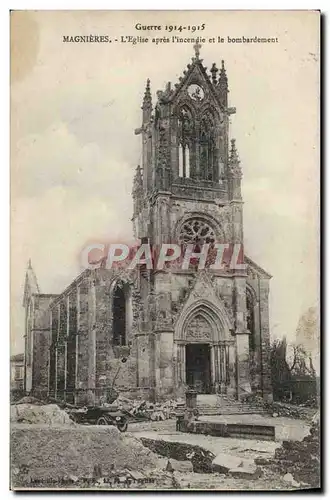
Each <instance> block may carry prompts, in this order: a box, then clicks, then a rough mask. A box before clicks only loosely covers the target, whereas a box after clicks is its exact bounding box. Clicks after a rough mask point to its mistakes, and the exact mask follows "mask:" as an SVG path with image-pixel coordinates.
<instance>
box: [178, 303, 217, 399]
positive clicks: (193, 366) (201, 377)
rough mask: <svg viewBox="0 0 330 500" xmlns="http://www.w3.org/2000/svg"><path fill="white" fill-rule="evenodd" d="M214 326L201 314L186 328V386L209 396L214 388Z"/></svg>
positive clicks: (191, 320) (194, 317)
mask: <svg viewBox="0 0 330 500" xmlns="http://www.w3.org/2000/svg"><path fill="white" fill-rule="evenodd" d="M213 336H214V335H213V331H212V325H211V324H210V323H209V321H208V320H207V319H206V318H205V317H204V316H203V315H202V314H200V313H197V314H195V315H194V316H193V317H192V318H191V319H190V321H189V322H188V324H187V327H186V342H187V343H186V347H185V349H186V353H185V354H186V384H187V385H188V387H189V388H191V389H194V390H196V391H197V392H198V393H202V394H209V393H210V392H211V388H212V374H211V342H212V340H213Z"/></svg>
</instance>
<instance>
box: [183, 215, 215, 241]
mask: <svg viewBox="0 0 330 500" xmlns="http://www.w3.org/2000/svg"><path fill="white" fill-rule="evenodd" d="M179 240H180V243H181V244H187V243H195V244H198V243H199V244H203V243H214V242H215V240H216V238H215V234H214V231H213V229H212V227H211V226H210V225H209V224H208V223H207V222H205V221H203V220H199V219H193V220H189V221H187V222H185V223H184V224H183V226H182V228H181V233H180V237H179Z"/></svg>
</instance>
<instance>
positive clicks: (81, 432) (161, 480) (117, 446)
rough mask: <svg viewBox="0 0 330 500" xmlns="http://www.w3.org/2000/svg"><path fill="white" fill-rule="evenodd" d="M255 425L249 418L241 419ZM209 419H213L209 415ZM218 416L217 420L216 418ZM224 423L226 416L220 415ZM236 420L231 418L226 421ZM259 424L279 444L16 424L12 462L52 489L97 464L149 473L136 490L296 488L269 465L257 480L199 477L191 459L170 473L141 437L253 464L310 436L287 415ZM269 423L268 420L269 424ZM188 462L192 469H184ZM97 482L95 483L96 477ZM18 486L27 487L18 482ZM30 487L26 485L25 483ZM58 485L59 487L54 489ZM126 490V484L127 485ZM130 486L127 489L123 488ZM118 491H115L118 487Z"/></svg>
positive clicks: (166, 431) (144, 428)
mask: <svg viewBox="0 0 330 500" xmlns="http://www.w3.org/2000/svg"><path fill="white" fill-rule="evenodd" d="M245 417H248V419H249V420H250V421H251V415H249V416H240V417H239V418H240V419H241V420H242V418H243V420H244V418H245ZM209 418H211V417H209ZM215 418H216V417H215ZM221 418H222V420H223V419H224V417H221ZM226 418H227V419H228V421H229V420H230V421H232V418H233V417H226ZM252 418H253V421H254V422H255V423H256V421H258V423H259V422H260V423H266V421H267V422H268V423H269V424H271V425H275V427H276V441H275V442H274V441H261V440H250V439H234V438H220V437H219V438H218V437H211V436H204V435H196V434H186V433H181V432H178V431H176V430H175V425H176V422H175V420H166V421H162V422H143V423H134V424H129V429H128V432H127V433H125V434H124V435H122V434H119V432H118V431H117V429H115V428H113V427H111V426H110V427H106V428H104V427H100V426H78V425H76V426H73V427H72V426H71V427H66V426H64V425H62V426H61V425H59V424H57V425H55V426H49V425H47V426H45V425H41V424H36V425H28V424H13V425H12V428H11V431H12V437H11V463H12V473H13V471H14V473H17V471H18V470H21V469H22V467H23V468H24V467H25V468H26V470H27V477H32V478H33V477H39V476H40V477H42V478H44V479H47V478H48V480H49V484H45V487H47V486H48V487H51V481H54V480H55V481H56V480H57V478H58V477H60V476H68V475H69V476H70V475H71V476H73V477H79V475H84V476H86V475H89V476H91V477H92V475H93V467H95V465H98V466H99V467H100V469H101V470H102V474H103V475H106V474H107V471H109V469H110V470H111V469H113V468H115V469H126V470H140V471H141V472H143V473H146V472H147V471H150V474H151V476H152V475H153V480H152V481H151V482H150V484H144V485H142V486H141V485H140V486H139V487H133V486H131V488H132V489H159V490H167V489H178V490H180V489H192V490H202V489H212V490H265V489H267V490H286V491H287V490H289V489H295V488H293V487H292V485H290V484H288V483H287V482H286V481H284V480H283V475H279V474H276V473H274V472H272V470H271V468H270V467H261V469H262V475H261V477H259V478H255V479H251V478H249V477H244V478H241V477H240V478H234V477H230V476H228V475H224V474H219V473H213V474H198V473H194V472H191V470H189V465H191V463H190V462H189V461H185V462H181V464H180V463H177V467H176V470H174V471H172V472H171V473H169V472H168V471H167V470H166V467H167V466H168V459H166V458H164V457H160V456H159V455H156V454H155V453H153V452H151V451H150V450H149V449H148V448H146V447H144V446H143V445H142V443H141V441H140V438H141V437H149V438H157V439H158V438H159V439H163V440H167V441H174V442H181V443H186V444H188V445H193V446H196V445H197V446H200V447H202V448H204V449H206V450H209V451H211V452H212V453H213V454H214V455H217V454H219V453H226V454H231V455H235V456H239V457H242V459H243V458H244V459H245V458H247V459H251V460H254V459H255V458H264V459H266V460H267V459H271V458H273V457H274V453H275V450H276V449H277V448H278V447H279V446H280V444H281V441H282V440H283V439H289V440H297V439H299V440H300V439H302V438H303V437H304V436H305V435H306V434H307V433H308V424H307V423H306V422H303V421H301V420H295V419H289V418H283V417H277V418H272V417H264V416H260V415H256V416H252ZM265 419H266V421H265ZM185 464H186V465H187V466H188V467H187V468H186V469H185ZM93 481H94V479H93ZM13 486H14V487H15V486H16V487H20V486H24V485H22V484H21V485H20V484H15V483H14V482H13ZM25 486H27V484H25ZM54 487H56V488H57V487H59V486H58V485H57V486H53V488H52V489H54ZM76 487H77V488H84V487H85V488H92V489H109V488H110V487H111V488H113V486H109V484H107V483H104V481H103V482H102V481H101V482H95V481H94V482H93V484H92V485H91V484H88V485H83V484H79V482H77V483H76ZM123 487H124V486H123ZM125 487H126V488H127V486H125ZM116 489H117V488H116Z"/></svg>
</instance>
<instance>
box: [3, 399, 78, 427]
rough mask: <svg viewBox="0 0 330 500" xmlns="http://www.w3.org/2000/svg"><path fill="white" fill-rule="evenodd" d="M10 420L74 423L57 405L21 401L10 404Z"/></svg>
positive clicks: (34, 422) (37, 422)
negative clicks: (39, 404)
mask: <svg viewBox="0 0 330 500" xmlns="http://www.w3.org/2000/svg"><path fill="white" fill-rule="evenodd" d="M10 422H12V423H17V424H48V425H56V424H65V425H75V424H74V422H73V421H72V420H71V419H70V417H69V415H68V414H67V413H66V412H65V411H64V410H61V409H60V408H59V407H58V406H57V405H55V404H50V405H42V406H38V405H35V404H28V403H21V404H15V405H11V406H10Z"/></svg>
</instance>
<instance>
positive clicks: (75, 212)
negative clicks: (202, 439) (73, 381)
mask: <svg viewBox="0 0 330 500" xmlns="http://www.w3.org/2000/svg"><path fill="white" fill-rule="evenodd" d="M137 22H141V23H142V24H143V25H149V26H150V25H161V26H162V30H161V31H157V32H153V31H149V32H148V31H143V32H142V31H137V30H136V29H135V24H136V23H137ZM203 23H204V24H205V28H204V30H203V32H199V33H200V34H201V33H202V35H203V36H204V37H205V38H206V42H205V43H204V44H202V49H201V58H202V59H203V60H204V65H205V66H206V67H208V68H209V69H210V68H211V66H212V63H213V62H216V63H217V66H218V67H220V66H221V60H222V59H224V60H225V66H226V69H227V75H228V80H229V89H230V94H229V105H230V106H234V107H236V110H237V112H236V114H235V115H232V116H231V127H230V135H231V138H236V145H237V149H238V151H239V155H240V158H241V166H242V169H243V180H242V194H243V199H244V237H245V250H246V253H247V255H248V256H249V257H250V258H252V259H253V260H255V261H256V262H257V263H258V264H259V265H260V266H261V267H263V268H264V269H265V270H266V271H267V272H269V273H270V274H271V275H272V276H273V278H272V280H271V284H270V286H271V292H270V327H271V335H272V337H273V338H275V337H281V336H282V335H286V336H287V337H288V339H289V340H290V339H292V340H293V339H294V338H295V330H296V327H297V324H298V320H299V318H300V316H301V315H302V314H303V313H304V312H305V311H306V310H307V309H308V308H309V307H312V306H317V304H318V280H319V275H318V267H319V263H318V258H319V249H318V239H319V229H318V220H319V182H320V180H319V154H320V151H319V62H318V58H319V38H318V36H319V35H318V23H319V17H318V14H317V13H314V12H306V11H305V12H299V11H292V12H290V11H286V12H284V11H282V12H280V11H277V12H269V11H268V12H266V11H264V12H262V11H260V12H252V11H245V12H236V11H228V12H226V11H218V12H216V13H215V12H202V11H199V12H185V11H183V12H171V11H167V12H161V11H153V12H142V11H140V12H126V13H123V12H116V11H113V12H111V11H106V12H102V11H99V12H97V11H93V12H90V11H89V12H88V11H75V12H73V11H66V12H65V11H62V12H61V11H56V12H55V11H48V12H47V11H44V12H42V11H39V12H27V11H25V12H24V11H20V12H14V13H12V15H11V349H12V353H18V352H22V351H23V335H24V310H23V307H22V298H23V290H24V279H25V270H26V267H27V262H28V260H29V259H30V258H31V261H32V265H33V268H34V271H35V273H36V275H37V279H38V282H39V286H40V289H41V292H43V293H59V292H61V291H62V290H63V289H64V288H65V287H66V286H67V285H68V284H69V283H70V282H71V281H72V280H73V279H74V278H75V277H76V276H77V274H79V273H80V271H81V268H80V260H79V256H80V251H81V249H82V248H83V247H84V245H85V244H86V242H88V241H99V240H100V241H104V240H107V241H119V240H122V241H124V242H126V241H127V240H130V239H131V237H132V224H131V217H132V200H131V189H132V179H133V175H134V171H135V168H136V166H137V165H138V164H139V163H140V161H141V143H140V141H141V136H135V135H134V130H135V129H136V128H138V127H139V126H140V125H141V119H142V116H141V109H140V107H141V102H142V98H143V94H144V89H145V83H146V79H147V78H150V80H151V90H152V95H153V102H154V103H155V101H156V91H157V90H161V89H164V87H165V85H166V83H167V82H168V81H171V82H172V83H173V84H174V83H176V82H177V81H178V78H179V77H180V76H182V74H183V70H184V69H186V65H187V64H188V63H189V62H190V61H191V57H192V56H193V55H194V51H193V43H180V44H172V43H159V44H158V45H156V44H152V43H137V44H135V45H133V44H131V43H119V42H118V43H111V44H110V43H105V44H101V43H94V44H93V43H90V44H87V43H85V44H84V43H63V42H62V38H63V36H64V35H73V36H74V35H90V34H92V35H109V36H110V37H121V36H126V35H127V36H130V35H132V36H143V37H149V38H150V39H151V38H152V37H159V38H161V37H164V36H171V34H169V33H168V32H167V31H165V30H164V27H165V26H166V25H177V26H178V25H185V26H187V25H191V26H192V25H194V26H201V24H203ZM176 35H178V36H182V37H183V36H184V37H187V36H193V35H187V34H186V33H184V34H182V32H181V33H180V32H177V33H176ZM243 35H244V36H246V37H253V36H259V37H277V38H278V43H276V44H239V43H238V44H236V43H228V41H227V37H228V36H229V37H230V38H236V37H242V36H243ZM217 36H220V37H224V38H225V41H226V43H221V44H220V43H219V44H218V43H213V42H209V39H210V38H213V37H217Z"/></svg>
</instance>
